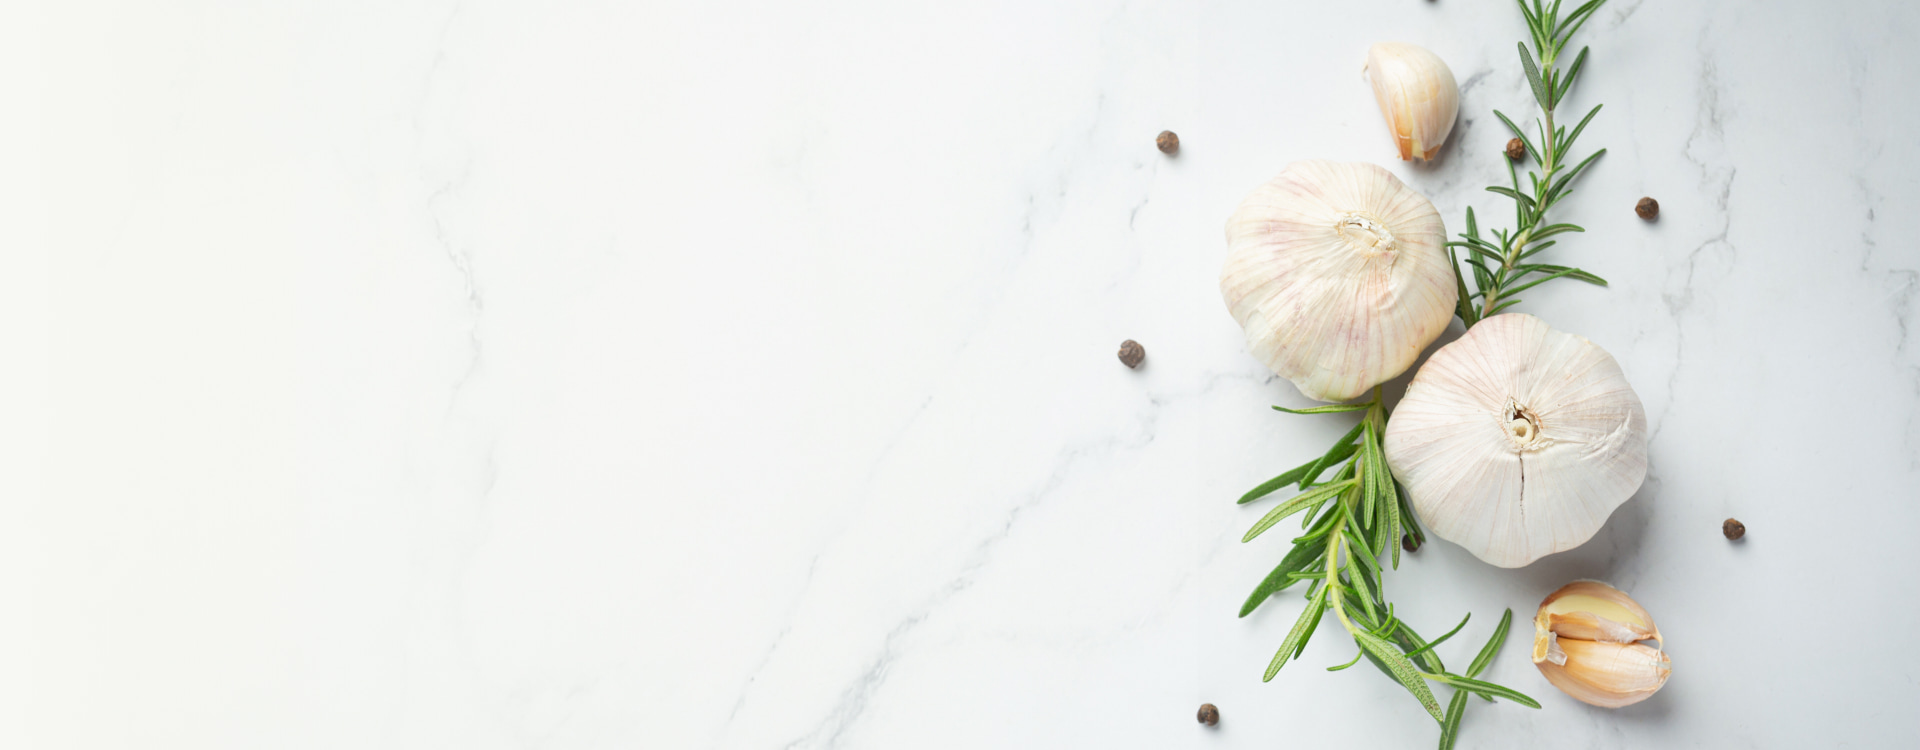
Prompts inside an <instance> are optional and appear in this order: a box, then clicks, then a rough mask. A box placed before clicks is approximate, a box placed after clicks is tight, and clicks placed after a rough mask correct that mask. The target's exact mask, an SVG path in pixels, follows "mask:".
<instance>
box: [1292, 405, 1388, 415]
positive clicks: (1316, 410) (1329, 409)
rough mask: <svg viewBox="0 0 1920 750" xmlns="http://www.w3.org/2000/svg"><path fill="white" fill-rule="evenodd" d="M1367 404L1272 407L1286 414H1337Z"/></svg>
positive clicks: (1359, 408)
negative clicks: (1300, 407)
mask: <svg viewBox="0 0 1920 750" xmlns="http://www.w3.org/2000/svg"><path fill="white" fill-rule="evenodd" d="M1368 406H1370V404H1329V405H1327V406H1316V407H1313V408H1311V409H1289V408H1287V407H1284V406H1276V407H1273V410H1274V411H1284V412H1286V413H1288V414H1339V413H1340V412H1344V411H1360V410H1361V409H1365V408H1367V407H1368Z"/></svg>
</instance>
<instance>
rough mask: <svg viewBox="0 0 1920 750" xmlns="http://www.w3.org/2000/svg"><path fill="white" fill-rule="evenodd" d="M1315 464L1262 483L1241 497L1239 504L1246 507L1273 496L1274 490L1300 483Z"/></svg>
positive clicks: (1303, 465)
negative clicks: (1248, 504)
mask: <svg viewBox="0 0 1920 750" xmlns="http://www.w3.org/2000/svg"><path fill="white" fill-rule="evenodd" d="M1316 460H1317V459H1316ZM1313 464H1314V462H1313V461H1308V462H1306V463H1304V464H1301V465H1299V466H1295V467H1293V468H1291V469H1288V470H1287V473H1285V474H1281V475H1280V476H1277V477H1274V478H1272V479H1269V480H1267V481H1265V482H1262V483H1261V484H1260V486H1258V487H1255V488H1253V489H1251V490H1248V491H1247V494H1245V495H1241V496H1240V501H1239V504H1241V505H1246V504H1247V503H1250V502H1253V501H1255V500H1258V499H1260V498H1263V497H1266V496H1267V495H1270V494H1273V491H1274V490H1277V489H1280V488H1281V487H1285V486H1287V485H1289V484H1293V483H1295V482H1298V481H1300V479H1301V478H1302V477H1305V476H1306V475H1307V470H1308V469H1311V468H1313Z"/></svg>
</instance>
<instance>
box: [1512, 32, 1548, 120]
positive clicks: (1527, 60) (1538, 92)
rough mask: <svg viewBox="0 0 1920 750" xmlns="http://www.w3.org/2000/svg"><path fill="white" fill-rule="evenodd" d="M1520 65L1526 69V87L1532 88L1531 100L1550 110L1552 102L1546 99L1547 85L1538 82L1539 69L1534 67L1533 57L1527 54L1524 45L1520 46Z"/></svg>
mask: <svg viewBox="0 0 1920 750" xmlns="http://www.w3.org/2000/svg"><path fill="white" fill-rule="evenodd" d="M1520 64H1521V65H1522V66H1524V67H1525V68H1526V69H1527V85H1530V86H1532V87H1533V98H1535V99H1538V100H1540V103H1541V104H1542V105H1545V106H1547V107H1549V108H1551V107H1552V102H1553V100H1552V99H1550V98H1548V97H1547V85H1546V84H1544V83H1541V82H1540V68H1538V67H1536V66H1534V64H1533V55H1532V53H1529V52H1527V45H1525V44H1522V45H1520Z"/></svg>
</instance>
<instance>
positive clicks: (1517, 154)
mask: <svg viewBox="0 0 1920 750" xmlns="http://www.w3.org/2000/svg"><path fill="white" fill-rule="evenodd" d="M1507 158H1509V159H1512V160H1514V161H1519V160H1521V159H1525V158H1527V142H1526V141H1523V140H1520V139H1518V138H1511V139H1508V140H1507Z"/></svg>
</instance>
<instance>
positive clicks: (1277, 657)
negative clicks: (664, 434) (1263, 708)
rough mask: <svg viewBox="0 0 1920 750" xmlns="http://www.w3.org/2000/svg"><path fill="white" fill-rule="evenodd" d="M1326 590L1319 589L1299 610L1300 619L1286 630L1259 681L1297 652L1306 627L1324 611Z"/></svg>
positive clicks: (1316, 620)
mask: <svg viewBox="0 0 1920 750" xmlns="http://www.w3.org/2000/svg"><path fill="white" fill-rule="evenodd" d="M1326 592H1327V590H1326V589H1321V590H1320V594H1319V595H1318V596H1316V597H1314V599H1313V601H1310V602H1307V608H1306V609H1303V610H1301V611H1300V619H1299V620H1297V621H1295V622H1294V623H1293V629H1292V630H1289V631H1287V639H1286V640H1284V641H1281V642H1280V650H1279V651H1278V652H1275V653H1274V655H1273V663H1271V664H1268V665H1267V675H1266V676H1265V677H1262V678H1260V681H1261V682H1268V681H1271V680H1272V679H1273V676H1274V675H1276V674H1279V673H1280V668H1281V667H1283V666H1286V664H1287V660H1288V659H1290V658H1293V656H1294V655H1295V654H1296V653H1297V652H1298V650H1299V647H1300V646H1303V645H1305V641H1306V637H1307V630H1308V627H1309V626H1310V625H1311V624H1313V623H1317V622H1319V621H1320V615H1321V614H1322V613H1323V612H1325V611H1326V607H1327V593H1326Z"/></svg>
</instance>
